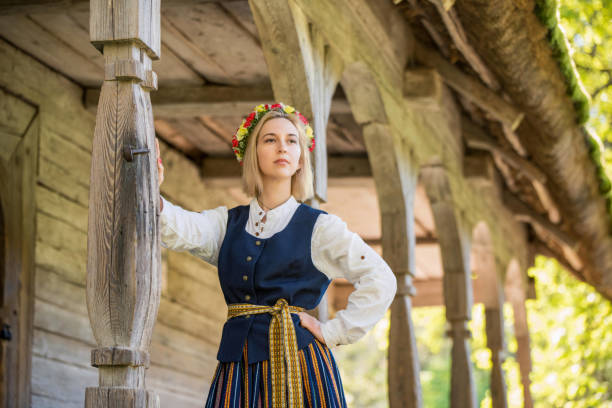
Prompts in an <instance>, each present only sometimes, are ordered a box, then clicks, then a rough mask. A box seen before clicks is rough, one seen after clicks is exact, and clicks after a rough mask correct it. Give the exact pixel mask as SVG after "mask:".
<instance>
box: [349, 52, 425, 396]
mask: <svg viewBox="0 0 612 408" xmlns="http://www.w3.org/2000/svg"><path fill="white" fill-rule="evenodd" d="M342 88H343V89H344V92H345V93H346V95H347V98H348V100H349V103H350V105H351V110H352V111H353V116H354V117H355V120H356V121H357V123H359V124H360V125H362V126H363V127H362V130H363V137H364V140H365V144H366V148H367V150H368V157H369V161H370V166H371V168H372V175H373V176H374V181H375V182H376V192H377V195H378V204H379V206H380V212H381V221H382V247H383V256H384V258H385V260H386V261H387V262H388V263H389V266H390V267H391V269H392V270H393V272H394V273H395V276H396V278H397V286H398V288H397V294H396V296H395V299H394V300H393V303H392V304H391V322H390V329H389V354H388V362H389V367H388V378H389V406H390V407H391V408H400V407H401V408H412V407H421V406H422V403H423V402H422V395H421V382H420V378H419V358H418V354H417V348H416V338H415V335H414V326H413V323H412V317H411V314H412V299H411V296H414V295H415V289H414V287H413V285H412V278H413V277H414V273H415V241H416V237H415V230H414V197H415V194H416V181H417V177H416V174H417V171H416V164H415V163H414V160H413V159H412V157H411V155H410V154H409V153H407V152H404V151H403V149H402V147H401V146H402V145H401V143H399V137H398V135H395V134H394V131H393V130H392V129H391V126H389V125H388V122H387V116H386V113H385V110H384V104H383V102H382V98H381V97H380V94H379V92H378V88H377V84H376V81H375V79H374V77H373V75H372V74H371V72H370V71H369V70H368V68H367V67H366V66H365V65H363V64H360V63H354V64H351V65H349V66H348V67H347V68H346V70H345V72H344V75H343V77H342Z"/></svg>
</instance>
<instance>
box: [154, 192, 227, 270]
mask: <svg viewBox="0 0 612 408" xmlns="http://www.w3.org/2000/svg"><path fill="white" fill-rule="evenodd" d="M161 200H162V202H163V209H162V211H161V213H160V227H161V245H162V246H163V247H164V248H168V249H172V250H175V251H189V252H190V253H191V254H193V255H195V256H197V257H199V258H202V259H203V260H205V261H206V262H208V263H210V264H212V265H215V266H216V265H217V260H218V257H219V250H220V249H221V243H222V242H223V238H225V230H226V228H227V207H224V206H222V207H217V208H214V209H212V210H206V211H202V212H199V213H198V212H193V211H187V210H185V209H183V208H181V207H179V206H177V205H174V204H172V203H171V202H169V201H168V200H166V199H165V198H163V197H162V198H161Z"/></svg>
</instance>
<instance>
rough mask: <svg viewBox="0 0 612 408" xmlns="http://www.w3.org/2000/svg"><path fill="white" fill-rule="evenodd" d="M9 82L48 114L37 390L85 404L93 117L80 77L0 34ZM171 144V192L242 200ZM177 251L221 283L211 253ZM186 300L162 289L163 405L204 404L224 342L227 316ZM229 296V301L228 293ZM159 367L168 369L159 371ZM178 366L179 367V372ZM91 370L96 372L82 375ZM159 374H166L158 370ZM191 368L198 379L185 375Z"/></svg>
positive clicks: (0, 76)
mask: <svg viewBox="0 0 612 408" xmlns="http://www.w3.org/2000/svg"><path fill="white" fill-rule="evenodd" d="M0 86H1V87H2V88H3V89H6V90H7V91H8V92H10V93H11V94H15V95H21V96H22V97H23V99H24V100H29V101H32V102H33V103H35V104H36V105H37V106H38V112H39V121H40V123H39V124H38V125H36V126H35V128H36V129H39V130H40V143H39V148H38V149H36V148H33V149H32V150H31V151H32V152H33V153H39V160H33V161H32V163H33V164H36V163H38V174H37V176H36V177H37V185H36V187H35V191H34V192H33V198H32V199H31V200H30V203H31V205H32V206H34V205H35V206H36V207H35V210H34V208H33V210H32V211H33V215H32V216H31V217H29V219H30V220H31V221H32V225H34V224H36V225H37V231H36V239H35V240H34V239H32V242H35V253H34V254H32V255H31V256H30V259H32V260H33V261H35V262H36V270H35V276H36V279H35V284H36V287H35V288H34V291H35V293H36V305H35V323H34V326H35V328H34V333H33V342H34V345H33V346H32V348H31V350H32V353H33V354H34V355H35V366H34V375H35V376H37V378H36V379H34V382H33V384H36V389H35V391H34V392H33V394H32V401H33V402H32V406H36V407H39V406H40V407H53V408H55V407H58V406H62V407H83V403H84V395H83V389H84V388H85V386H93V385H96V383H97V381H96V376H95V373H96V371H95V369H94V368H92V367H90V362H89V359H90V350H91V348H93V347H95V341H94V338H93V335H92V332H91V329H90V327H89V322H88V319H87V308H86V302H85V271H86V264H87V253H86V245H85V243H86V235H85V232H86V225H87V205H88V194H89V177H88V175H89V166H90V163H91V143H92V140H91V139H92V137H91V135H92V133H93V129H94V118H93V117H92V116H91V114H90V113H89V112H88V111H87V110H85V109H84V108H83V107H82V103H81V92H82V90H81V89H80V88H79V87H78V86H76V85H75V84H74V83H73V82H70V81H68V80H66V79H65V78H64V77H62V76H61V75H59V74H58V73H56V72H54V71H52V70H50V69H48V68H46V67H44V66H43V65H42V64H40V63H39V62H37V61H35V60H33V59H32V58H31V57H29V56H27V55H25V54H24V53H22V52H20V51H18V50H16V49H15V48H14V47H13V46H11V45H9V44H7V43H6V42H4V41H3V40H0ZM18 106H19V105H17V104H16V105H15V107H16V108H17V107H18ZM8 112H9V111H8V110H3V113H8ZM24 112H25V111H24ZM32 112H33V111H32ZM22 116H24V115H21V114H20V115H14V117H15V120H16V122H15V123H17V124H23V123H25V122H26V120H25V118H22ZM18 118H21V119H18ZM17 119H18V120H17ZM14 127H15V126H14ZM20 127H22V125H19V126H16V127H15V128H16V129H17V128H20ZM162 149H163V150H162V155H163V157H164V164H166V165H167V168H168V169H169V170H168V174H167V180H166V182H165V183H164V185H163V187H164V194H165V195H166V196H168V197H171V198H172V199H173V200H174V201H175V202H177V203H179V204H181V205H183V206H184V207H185V208H191V209H202V208H207V207H209V208H212V207H215V206H218V205H227V206H228V207H230V206H234V205H236V204H237V203H236V202H235V201H233V200H232V199H230V198H229V196H228V194H227V193H226V192H225V190H222V189H212V188H209V187H208V186H207V185H206V184H204V183H202V182H201V181H200V179H199V176H198V173H199V170H198V168H197V166H196V165H195V164H194V163H192V162H190V161H189V160H187V159H185V158H184V157H182V156H181V155H180V154H178V153H177V152H176V151H172V150H167V148H166V147H165V146H164V145H163V144H162ZM185 180H189V182H185ZM34 211H36V213H35V214H36V215H34ZM173 255H176V256H175V257H174V258H173V257H171V258H172V259H173V260H172V261H171V265H176V267H175V268H177V269H178V268H186V269H188V273H187V274H185V273H179V272H181V271H179V272H176V273H175V272H171V275H173V276H174V278H175V279H182V280H186V281H189V280H190V279H194V278H193V277H196V276H198V277H199V281H198V282H196V283H197V284H198V285H201V286H200V287H203V286H206V287H211V288H212V287H214V286H215V285H218V282H217V281H218V278H217V276H216V272H214V270H213V269H212V268H210V267H206V266H205V265H204V263H203V262H202V261H198V260H197V259H195V258H193V257H192V256H191V255H188V254H180V253H176V254H173ZM185 259H187V261H185ZM172 267H174V266H171V268H172ZM200 282H201V283H200ZM174 285H175V287H179V286H181V285H184V286H187V285H188V283H185V284H180V283H177V284H174ZM210 290H211V291H212V289H210ZM216 296H218V297H219V296H221V294H220V293H217V294H216ZM32 300H34V298H32ZM187 302H188V301H187V300H184V299H182V298H181V296H180V293H178V294H177V293H175V299H174V300H171V299H170V298H167V297H164V298H162V300H161V304H160V309H159V313H158V315H159V322H158V324H157V325H156V327H155V330H154V333H153V339H152V345H151V351H152V354H151V367H152V369H151V370H149V374H148V375H147V382H148V383H149V384H151V386H153V387H154V388H155V389H156V390H158V391H159V396H160V399H161V402H162V405H163V406H181V407H183V406H185V407H196V406H201V401H202V398H203V397H204V396H205V393H206V389H207V385H208V383H209V382H210V380H211V379H212V373H213V370H214V368H215V366H216V359H215V357H216V346H217V344H218V341H219V338H220V333H221V327H222V324H223V322H224V321H225V316H223V318H222V319H218V314H216V313H213V314H211V313H209V312H208V311H204V310H201V309H199V308H198V310H195V311H194V310H192V309H190V308H187V307H185V306H183V304H185V303H187ZM221 303H223V304H224V302H223V301H222V300H221ZM215 316H217V317H215ZM215 319H216V320H215ZM202 327H203V328H204V329H201V328H202ZM158 366H159V367H163V369H162V370H161V371H160V370H157V368H156V367H158ZM71 367H76V368H75V369H72V368H71ZM173 371H177V372H179V373H180V375H177V376H176V377H173V376H172V375H171V373H172V372H173ZM58 372H61V375H62V376H63V378H66V381H72V382H74V383H75V384H81V388H78V389H77V391H76V395H72V394H69V393H68V391H70V390H73V389H74V388H67V389H66V390H62V389H61V388H59V387H58V384H57V382H54V381H53V378H54V376H57V374H56V373H58ZM83 373H85V378H91V379H92V381H89V382H83V381H84V380H83V379H82V374H83ZM158 373H159V374H160V376H162V377H163V379H158V377H157V374H158ZM185 375H188V376H189V378H191V379H189V380H185V379H186V377H185ZM184 380H185V383H187V384H196V383H197V384H199V385H198V387H197V388H194V389H191V390H189V391H187V390H186V389H185V387H182V386H181V384H180V381H184ZM28 384H30V382H29V381H28ZM194 392H195V393H197V395H194ZM24 395H27V393H24Z"/></svg>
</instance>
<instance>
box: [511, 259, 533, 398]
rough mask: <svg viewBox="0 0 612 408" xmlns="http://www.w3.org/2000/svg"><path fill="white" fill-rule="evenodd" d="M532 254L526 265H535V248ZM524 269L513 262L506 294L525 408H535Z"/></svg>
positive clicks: (516, 262)
mask: <svg viewBox="0 0 612 408" xmlns="http://www.w3.org/2000/svg"><path fill="white" fill-rule="evenodd" d="M531 252H532V253H531V254H530V256H529V259H531V262H529V261H527V262H526V263H525V264H526V265H532V264H533V256H534V254H533V252H534V251H533V248H531ZM522 270H523V268H522V267H521V266H520V265H519V263H518V261H516V260H513V261H512V262H510V265H509V266H508V271H507V273H506V285H505V294H506V299H508V301H509V302H510V304H512V311H513V314H514V335H515V337H516V343H517V346H518V349H517V352H516V357H517V360H518V364H519V370H520V372H521V383H522V385H523V406H524V407H525V408H533V399H532V397H531V380H530V379H529V374H530V373H531V346H530V344H529V343H530V341H529V326H528V325H527V309H526V308H525V301H526V299H527V298H528V297H527V291H528V287H527V283H526V282H525V281H526V277H527V274H526V273H523V272H521V271H522Z"/></svg>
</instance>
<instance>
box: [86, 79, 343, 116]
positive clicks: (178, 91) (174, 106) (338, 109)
mask: <svg viewBox="0 0 612 408" xmlns="http://www.w3.org/2000/svg"><path fill="white" fill-rule="evenodd" d="M99 97H100V90H98V89H87V90H86V91H85V105H86V107H87V108H88V109H89V110H92V111H95V110H96V108H97V104H98V99H99ZM273 101H274V93H273V92H272V88H271V87H240V86H202V87H186V88H161V89H159V90H158V91H157V92H155V93H153V94H151V103H152V104H153V113H154V114H155V116H156V117H164V118H191V117H196V116H201V115H211V116H214V115H227V113H228V112H245V114H246V113H248V112H250V111H251V110H252V109H253V107H254V106H255V105H257V104H260V103H270V102H273ZM331 112H332V113H342V114H345V113H350V112H351V110H350V107H349V106H348V102H347V101H346V99H345V98H344V97H342V95H340V94H336V96H335V97H334V98H333V99H332V106H331Z"/></svg>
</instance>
